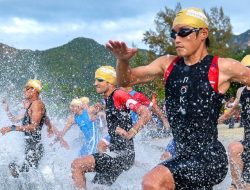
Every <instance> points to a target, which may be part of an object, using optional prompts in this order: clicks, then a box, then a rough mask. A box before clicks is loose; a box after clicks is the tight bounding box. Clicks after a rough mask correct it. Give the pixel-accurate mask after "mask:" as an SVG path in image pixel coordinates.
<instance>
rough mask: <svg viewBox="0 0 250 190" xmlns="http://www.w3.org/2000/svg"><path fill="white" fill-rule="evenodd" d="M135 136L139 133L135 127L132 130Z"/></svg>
mask: <svg viewBox="0 0 250 190" xmlns="http://www.w3.org/2000/svg"><path fill="white" fill-rule="evenodd" d="M130 130H131V131H132V132H133V133H134V134H135V135H136V134H137V133H138V131H136V130H135V129H134V128H133V127H132V128H131V129H130Z"/></svg>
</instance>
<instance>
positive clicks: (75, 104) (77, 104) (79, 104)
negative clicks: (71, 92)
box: [70, 99, 82, 106]
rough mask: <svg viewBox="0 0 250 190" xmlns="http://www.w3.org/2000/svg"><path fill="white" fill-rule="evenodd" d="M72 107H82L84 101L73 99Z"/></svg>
mask: <svg viewBox="0 0 250 190" xmlns="http://www.w3.org/2000/svg"><path fill="white" fill-rule="evenodd" d="M70 105H71V106H82V101H81V100H80V99H73V100H72V101H71V102H70Z"/></svg>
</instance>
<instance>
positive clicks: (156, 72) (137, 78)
mask: <svg viewBox="0 0 250 190" xmlns="http://www.w3.org/2000/svg"><path fill="white" fill-rule="evenodd" d="M106 47H107V49H109V50H110V51H111V52H112V53H113V55H114V56H115V57H116V59H117V66H116V72H117V82H118V86H133V85H134V84H140V83H146V82H148V81H152V80H154V79H155V78H157V77H159V76H163V74H164V72H165V70H166V69H167V67H168V66H169V65H170V63H171V62H172V61H173V60H174V58H175V56H162V57H159V58H158V59H156V60H155V61H153V62H152V63H150V64H149V65H147V66H140V67H136V68H131V67H130V66H129V60H130V59H131V58H132V57H133V56H134V55H135V53H136V52H137V49H135V48H128V47H127V46H126V44H125V43H124V42H118V41H111V40H110V41H109V42H108V43H107V44H106Z"/></svg>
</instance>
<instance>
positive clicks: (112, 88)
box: [104, 86, 115, 98]
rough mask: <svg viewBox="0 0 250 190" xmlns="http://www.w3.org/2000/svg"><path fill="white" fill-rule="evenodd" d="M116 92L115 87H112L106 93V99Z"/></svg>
mask: <svg viewBox="0 0 250 190" xmlns="http://www.w3.org/2000/svg"><path fill="white" fill-rule="evenodd" d="M114 90H115V86H112V87H110V88H109V89H108V90H107V91H106V92H104V98H107V97H108V96H109V95H110V94H112V92H113V91H114Z"/></svg>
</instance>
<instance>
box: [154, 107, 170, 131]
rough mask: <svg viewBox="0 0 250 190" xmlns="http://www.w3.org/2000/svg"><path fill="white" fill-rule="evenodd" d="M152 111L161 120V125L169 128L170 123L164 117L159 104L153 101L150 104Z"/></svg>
mask: <svg viewBox="0 0 250 190" xmlns="http://www.w3.org/2000/svg"><path fill="white" fill-rule="evenodd" d="M152 112H153V113H155V114H156V115H157V116H158V117H159V118H160V120H161V121H162V123H163V126H164V127H165V128H167V129H169V128H170V125H169V122H168V120H167V118H166V117H165V115H164V114H163V112H162V111H161V109H160V108H159V106H158V105H157V104H155V103H154V104H153V105H152Z"/></svg>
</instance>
